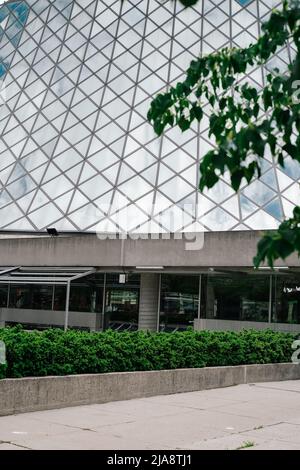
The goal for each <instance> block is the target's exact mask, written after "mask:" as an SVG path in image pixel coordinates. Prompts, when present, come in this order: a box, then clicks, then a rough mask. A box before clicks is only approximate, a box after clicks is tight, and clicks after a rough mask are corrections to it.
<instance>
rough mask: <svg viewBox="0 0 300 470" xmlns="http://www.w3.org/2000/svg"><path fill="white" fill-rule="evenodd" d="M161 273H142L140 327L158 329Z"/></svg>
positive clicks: (151, 329)
mask: <svg viewBox="0 0 300 470" xmlns="http://www.w3.org/2000/svg"><path fill="white" fill-rule="evenodd" d="M158 297H159V274H156V273H142V274H141V285H140V312H139V329H140V330H150V331H156V328H157V309H158Z"/></svg>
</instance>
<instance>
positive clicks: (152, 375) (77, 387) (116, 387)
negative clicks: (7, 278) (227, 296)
mask: <svg viewBox="0 0 300 470" xmlns="http://www.w3.org/2000/svg"><path fill="white" fill-rule="evenodd" d="M299 379H300V364H292V363H286V364H253V365H245V366H233V367H232V366H228V367H204V368H202V369H201V368H200V369H173V370H160V371H138V372H113V373H109V374H84V375H68V376H62V377H28V378H23V379H3V380H0V415H2V416H3V415H9V414H14V413H20V412H30V411H39V410H49V409H53V408H64V407H67V406H79V405H90V404H94V403H107V402H112V401H119V400H131V399H133V398H144V397H150V396H156V395H168V394H174V393H183V392H193V391H199V390H209V389H212V388H222V387H230V386H232V385H238V384H246V383H249V382H250V383H252V382H271V381H279V380H299Z"/></svg>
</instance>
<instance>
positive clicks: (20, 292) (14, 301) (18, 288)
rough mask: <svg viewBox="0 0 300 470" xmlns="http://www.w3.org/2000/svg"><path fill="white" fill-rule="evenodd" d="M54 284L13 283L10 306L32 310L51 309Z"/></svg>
mask: <svg viewBox="0 0 300 470" xmlns="http://www.w3.org/2000/svg"><path fill="white" fill-rule="evenodd" d="M52 296H53V286H46V285H11V287H10V296H9V306H10V307H12V308H25V309H32V310H51V308H52Z"/></svg>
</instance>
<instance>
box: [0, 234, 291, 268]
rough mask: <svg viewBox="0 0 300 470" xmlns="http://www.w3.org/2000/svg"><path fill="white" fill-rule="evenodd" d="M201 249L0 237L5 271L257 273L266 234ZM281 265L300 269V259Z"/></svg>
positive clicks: (212, 238)
mask: <svg viewBox="0 0 300 470" xmlns="http://www.w3.org/2000/svg"><path fill="white" fill-rule="evenodd" d="M200 235H201V237H203V239H202V242H203V243H202V242H201V243H200V242H199V240H200V238H199V234H198V235H197V237H198V238H195V241H194V242H193V241H191V240H192V236H191V234H189V235H188V239H186V238H184V237H183V238H181V239H178V238H177V237H178V235H175V236H174V235H171V236H170V237H169V238H170V239H164V238H162V237H161V236H160V237H157V239H135V240H133V239H131V238H127V239H99V238H98V237H97V236H96V234H70V235H67V234H63V235H62V236H58V237H49V236H44V235H42V236H39V235H35V236H33V235H27V236H25V235H20V236H17V235H16V234H14V235H13V236H9V235H5V236H2V237H0V266H70V267H72V266H78V267H80V266H85V267H86V266H92V267H100V268H101V267H102V268H105V269H106V270H117V269H118V270H119V269H135V267H137V266H145V267H150V269H151V266H154V267H155V266H160V267H164V269H170V270H172V269H175V270H185V269H186V270H188V271H192V270H195V271H199V270H201V269H207V268H209V267H228V268H230V267H232V268H234V267H241V268H243V267H246V268H247V267H248V268H250V267H252V266H253V263H252V259H253V256H254V255H255V253H256V247H257V243H258V241H259V239H260V238H261V236H262V232H259V231H240V232H238V231H235V232H206V233H201V234H200ZM277 265H280V266H285V265H287V266H290V267H300V262H299V259H298V256H297V255H293V256H291V257H289V258H288V259H287V260H286V261H285V262H283V261H282V260H280V261H279V262H278V263H277Z"/></svg>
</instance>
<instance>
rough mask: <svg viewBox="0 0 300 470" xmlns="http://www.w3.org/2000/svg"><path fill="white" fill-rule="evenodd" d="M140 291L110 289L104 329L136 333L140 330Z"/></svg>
mask: <svg viewBox="0 0 300 470" xmlns="http://www.w3.org/2000/svg"><path fill="white" fill-rule="evenodd" d="M138 318H139V289H136V288H132V287H129V288H128V287H127V288H126V287H124V288H122V287H121V288H109V289H108V290H107V292H106V309H105V318H104V329H106V328H110V329H113V330H117V331H125V330H127V331H129V330H130V331H134V330H137V329H138Z"/></svg>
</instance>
